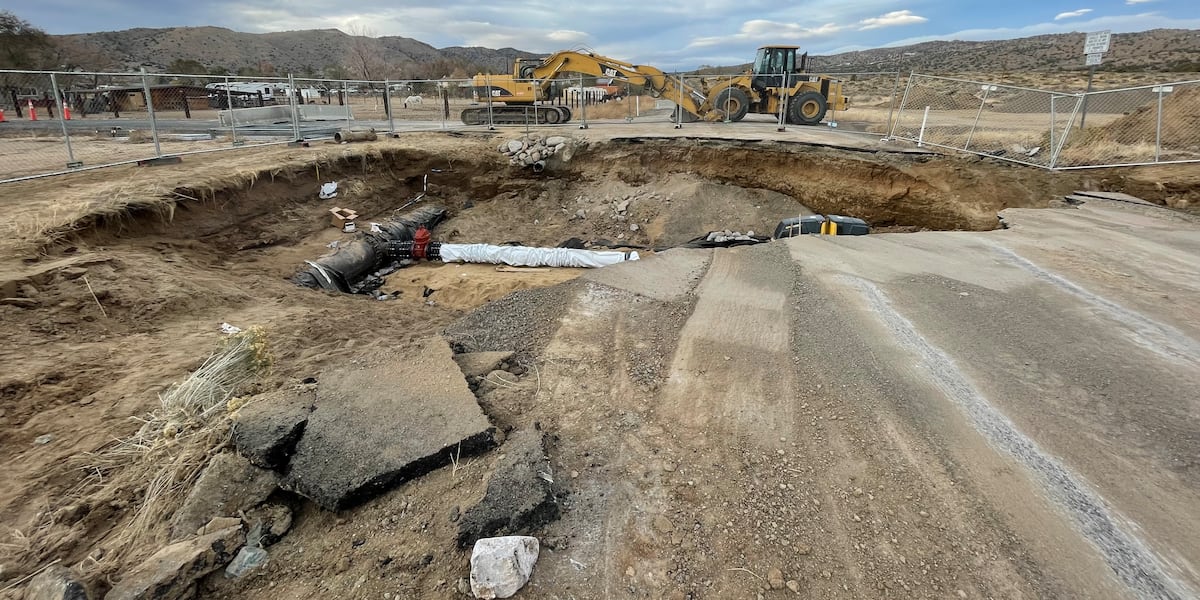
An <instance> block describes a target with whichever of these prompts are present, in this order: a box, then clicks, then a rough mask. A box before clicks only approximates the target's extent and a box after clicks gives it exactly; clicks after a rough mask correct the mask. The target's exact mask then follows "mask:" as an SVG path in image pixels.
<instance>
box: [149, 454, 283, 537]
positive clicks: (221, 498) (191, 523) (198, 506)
mask: <svg viewBox="0 0 1200 600" xmlns="http://www.w3.org/2000/svg"><path fill="white" fill-rule="evenodd" d="M278 486H279V476H278V475H276V474H275V472H274V471H268V470H267V469H260V468H258V467H256V466H254V465H252V464H250V461H249V460H247V459H246V458H245V457H243V456H239V455H237V454H234V453H233V452H223V453H221V454H218V455H216V456H214V457H213V459H212V461H210V462H209V463H208V466H207V467H205V468H204V471H203V472H202V473H200V478H199V479H197V480H196V484H195V485H194V486H193V487H192V491H191V492H190V493H188V496H187V499H185V500H184V501H183V506H180V507H179V510H178V511H176V513H175V518H174V519H172V520H171V541H178V540H181V539H183V538H185V537H187V536H189V535H191V534H192V532H194V531H196V529H197V528H198V527H200V526H202V525H204V524H205V523H207V522H209V521H210V520H212V518H213V517H229V516H236V515H237V514H238V512H240V511H243V510H247V509H249V508H252V507H254V506H255V505H257V504H259V503H260V502H262V501H263V500H266V499H267V496H270V495H271V492H273V491H275V488H277V487H278Z"/></svg>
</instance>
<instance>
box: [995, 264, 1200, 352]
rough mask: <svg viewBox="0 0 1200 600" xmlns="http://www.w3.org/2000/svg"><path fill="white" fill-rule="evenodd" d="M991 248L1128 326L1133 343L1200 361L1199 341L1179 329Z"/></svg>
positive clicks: (1035, 275)
mask: <svg viewBox="0 0 1200 600" xmlns="http://www.w3.org/2000/svg"><path fill="white" fill-rule="evenodd" d="M992 248H993V249H994V250H995V251H996V253H997V254H1000V255H1001V256H1003V257H1004V258H1006V259H1008V260H1009V261H1010V262H1012V263H1014V264H1015V265H1017V266H1018V267H1020V268H1021V269H1023V270H1025V271H1028V272H1029V273H1031V274H1032V275H1033V276H1034V277H1037V278H1038V279H1041V280H1042V281H1045V282H1047V283H1049V284H1051V285H1053V286H1055V287H1057V288H1060V289H1062V290H1063V291H1065V292H1067V293H1068V294H1071V295H1072V296H1075V297H1077V298H1079V299H1080V300H1083V301H1084V302H1086V303H1088V304H1090V305H1092V306H1093V307H1095V308H1098V309H1100V311H1101V312H1103V313H1105V314H1106V315H1107V316H1108V317H1109V318H1110V319H1112V320H1113V321H1116V322H1117V323H1119V324H1120V325H1121V326H1123V327H1125V328H1128V329H1129V332H1130V334H1131V337H1132V338H1133V340H1134V342H1136V343H1137V344H1138V345H1139V346H1142V347H1144V348H1146V349H1148V350H1150V351H1152V352H1154V353H1155V354H1158V355H1159V356H1162V357H1164V358H1168V359H1170V360H1176V361H1182V362H1184V363H1191V364H1200V342H1197V341H1196V340H1193V339H1192V338H1190V337H1188V335H1187V334H1185V333H1183V332H1182V331H1180V330H1178V329H1176V328H1174V327H1171V326H1170V325H1166V324H1164V323H1159V322H1158V321H1155V320H1153V319H1151V318H1149V317H1147V316H1145V315H1143V314H1141V313H1138V312H1135V311H1132V310H1129V309H1127V308H1125V307H1124V306H1121V305H1120V304H1117V303H1116V302H1113V301H1112V300H1109V299H1108V298H1105V297H1103V296H1099V295H1097V294H1094V293H1092V292H1089V291H1088V290H1086V289H1084V288H1083V287H1081V286H1079V285H1078V284H1076V283H1075V282H1073V281H1071V280H1069V279H1067V278H1065V277H1063V276H1061V275H1057V274H1055V273H1051V272H1050V271H1047V270H1045V269H1043V268H1041V267H1039V266H1037V265H1036V264H1034V263H1033V261H1030V260H1029V259H1027V258H1025V257H1023V256H1021V255H1019V254H1017V253H1016V252H1013V251H1012V250H1010V249H1008V248H1005V247H1004V246H1000V245H995V244H992Z"/></svg>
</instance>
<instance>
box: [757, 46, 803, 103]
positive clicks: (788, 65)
mask: <svg viewBox="0 0 1200 600" xmlns="http://www.w3.org/2000/svg"><path fill="white" fill-rule="evenodd" d="M799 49H800V47H799V46H763V47H762V48H759V49H758V54H757V55H756V56H755V57H754V72H753V73H752V75H751V77H752V80H751V82H752V83H751V85H752V86H753V87H754V89H756V90H759V91H760V92H761V91H763V90H766V89H767V88H781V87H786V86H787V84H789V83H795V82H796V81H797V78H796V77H794V76H793V77H789V75H795V74H796V73H803V72H804V69H805V67H806V66H807V64H806V63H808V53H807V52H805V53H804V54H801V55H800V56H799V57H797V56H796V51H797V50H799ZM797 59H799V60H797Z"/></svg>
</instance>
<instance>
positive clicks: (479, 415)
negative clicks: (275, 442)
mask: <svg viewBox="0 0 1200 600" xmlns="http://www.w3.org/2000/svg"><path fill="white" fill-rule="evenodd" d="M494 435H495V429H494V428H493V427H492V426H491V424H490V423H489V422H488V420H487V417H486V416H484V414H483V411H482V410H480V408H479V404H478V403H477V402H476V400H475V396H474V394H472V393H471V390H470V389H469V388H468V387H467V382H466V379H464V378H463V374H462V371H461V370H459V368H458V364H456V363H455V362H454V358H453V354H452V353H451V351H450V346H449V345H448V344H447V343H446V341H445V340H444V339H442V338H440V337H437V338H432V339H429V340H426V341H425V342H423V347H422V348H420V349H418V350H415V351H410V352H405V353H403V354H402V355H396V356H395V357H393V358H389V359H386V360H382V359H381V360H380V362H379V363H377V364H375V365H372V366H367V367H364V366H362V365H347V366H346V367H345V368H342V369H340V370H336V371H333V372H331V373H329V374H327V375H325V376H323V377H322V378H321V382H320V388H319V389H318V392H317V407H316V410H314V411H313V413H312V415H311V416H310V417H309V419H308V425H307V427H306V428H305V430H304V437H302V438H300V443H299V444H298V445H297V446H296V452H295V454H293V455H292V459H291V463H290V468H289V470H288V475H287V477H286V478H285V480H284V487H286V488H287V489H289V490H291V491H294V492H296V493H298V494H300V495H302V496H305V497H307V498H309V499H310V500H312V501H314V502H316V503H317V504H319V505H321V506H322V507H324V508H326V509H329V510H343V509H346V508H350V507H352V506H355V505H357V504H361V503H362V502H365V501H367V500H369V499H371V498H374V497H375V496H378V495H379V494H382V493H384V492H386V491H388V490H390V489H392V488H393V487H395V486H397V485H400V484H401V483H403V482H405V481H408V480H411V479H413V478H415V477H419V476H421V475H424V474H425V473H428V472H429V471H431V470H433V469H436V468H438V467H441V466H443V465H447V464H449V463H450V462H451V458H454V459H455V460H457V459H459V458H466V457H468V456H471V455H473V454H477V453H479V452H482V451H484V450H486V449H488V448H491V447H492V446H494V445H495V438H494Z"/></svg>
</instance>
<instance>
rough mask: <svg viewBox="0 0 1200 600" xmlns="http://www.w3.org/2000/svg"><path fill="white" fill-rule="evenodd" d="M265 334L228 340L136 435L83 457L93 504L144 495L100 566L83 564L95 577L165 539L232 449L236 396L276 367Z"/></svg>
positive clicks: (239, 402) (257, 331) (252, 332)
mask: <svg viewBox="0 0 1200 600" xmlns="http://www.w3.org/2000/svg"><path fill="white" fill-rule="evenodd" d="M270 364H271V353H270V350H269V348H268V346H267V342H266V336H265V334H264V332H263V330H262V329H261V328H258V327H253V328H250V329H248V330H246V331H242V332H240V333H236V334H233V335H230V336H229V337H227V338H225V339H224V340H222V344H221V346H220V348H219V349H218V350H217V351H215V352H214V353H213V354H212V355H210V356H209V357H208V359H207V360H205V361H204V363H203V364H202V365H200V367H199V368H198V369H196V370H195V371H193V372H192V373H191V374H190V375H188V376H187V378H185V379H184V380H183V381H182V382H179V383H177V384H175V385H173V386H171V387H170V388H169V389H168V390H167V391H165V392H163V393H161V394H159V407H158V408H157V409H155V410H154V411H152V412H151V413H150V414H149V415H146V416H145V417H141V418H137V420H138V421H140V422H141V423H142V426H141V427H140V428H139V429H138V431H137V432H136V433H134V434H133V435H131V436H129V437H127V438H124V439H121V440H117V441H116V442H114V443H113V444H112V445H110V446H109V447H107V448H104V449H102V450H100V451H98V452H95V453H89V454H85V455H82V456H81V457H79V458H78V459H77V460H78V462H79V463H80V465H79V466H80V467H81V468H83V469H86V471H87V472H88V473H89V474H90V475H91V477H90V484H91V485H92V486H93V487H92V488H91V490H90V494H88V495H89V496H91V499H92V500H93V501H94V500H97V499H107V498H122V497H127V496H128V495H129V494H130V493H131V491H133V492H136V493H137V495H138V496H140V497H139V498H138V499H137V500H136V501H135V503H134V504H133V505H132V506H131V509H132V518H130V519H128V520H127V521H126V523H125V525H124V527H122V528H121V529H119V530H117V531H116V532H115V534H114V535H113V536H112V537H110V538H109V539H108V540H107V543H106V544H105V546H107V547H108V551H107V552H106V553H105V554H104V555H103V557H102V558H101V559H99V560H97V559H92V560H91V561H89V562H85V564H83V565H81V568H82V569H83V571H84V572H85V573H87V574H88V575H89V576H99V575H107V574H111V573H112V572H114V571H115V570H116V569H117V568H119V567H120V566H121V565H122V564H124V563H125V562H126V561H127V560H128V559H131V558H134V556H133V554H132V553H134V552H136V551H137V550H138V549H141V548H146V547H147V546H149V545H152V544H148V542H151V541H155V540H157V538H159V537H161V534H162V533H164V529H163V528H162V524H164V523H166V522H167V521H169V520H170V518H171V516H172V514H173V513H174V512H175V510H177V509H178V507H179V506H180V505H181V504H182V502H183V499H184V498H185V497H186V496H187V494H188V492H189V491H190V489H191V487H192V485H193V484H194V483H195V481H196V479H197V477H199V475H200V472H201V471H203V469H204V467H206V466H207V465H208V462H209V459H210V458H211V457H212V456H214V455H215V454H216V453H217V452H219V451H220V450H221V449H222V448H223V447H225V446H226V445H227V444H228V443H229V439H230V430H231V425H232V419H233V416H234V415H235V414H236V411H237V409H239V408H240V407H241V406H243V405H244V403H245V401H244V399H243V398H242V397H240V396H239V395H238V394H239V393H240V392H242V391H244V388H245V387H246V386H247V384H249V383H250V382H251V381H252V380H254V379H255V378H256V377H257V376H258V375H260V374H262V373H264V372H266V371H267V370H268V369H269V368H270Z"/></svg>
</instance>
